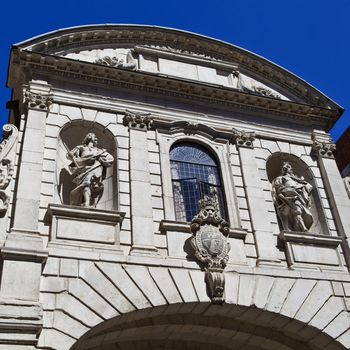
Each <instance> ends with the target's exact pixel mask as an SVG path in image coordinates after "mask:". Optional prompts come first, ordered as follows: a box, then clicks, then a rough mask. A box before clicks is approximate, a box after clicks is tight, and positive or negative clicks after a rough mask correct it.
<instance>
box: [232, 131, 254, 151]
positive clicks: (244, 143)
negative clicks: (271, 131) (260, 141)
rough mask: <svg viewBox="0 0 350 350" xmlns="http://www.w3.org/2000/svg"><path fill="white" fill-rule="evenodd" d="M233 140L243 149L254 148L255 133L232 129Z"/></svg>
mask: <svg viewBox="0 0 350 350" xmlns="http://www.w3.org/2000/svg"><path fill="white" fill-rule="evenodd" d="M232 133H233V139H234V142H235V143H236V145H237V146H241V147H248V148H253V147H254V144H253V142H254V140H255V132H247V131H242V130H237V129H232Z"/></svg>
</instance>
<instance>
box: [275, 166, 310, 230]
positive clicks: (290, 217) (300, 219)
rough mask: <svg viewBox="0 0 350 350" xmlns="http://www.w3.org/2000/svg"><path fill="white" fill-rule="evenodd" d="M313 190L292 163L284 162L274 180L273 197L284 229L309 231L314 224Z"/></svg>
mask: <svg viewBox="0 0 350 350" xmlns="http://www.w3.org/2000/svg"><path fill="white" fill-rule="evenodd" d="M311 191H312V186H311V185H310V184H309V183H308V182H306V181H305V180H304V178H303V177H298V176H296V175H294V173H293V169H292V166H291V165H290V163H288V162H284V163H283V165H282V169H281V175H280V176H278V177H276V178H275V179H274V180H273V181H272V198H273V202H274V204H275V206H276V210H277V213H278V216H279V218H280V219H281V223H282V227H283V229H284V230H286V231H294V232H307V231H309V229H310V227H311V226H312V224H313V217H312V214H311V212H310V208H311V197H310V193H311Z"/></svg>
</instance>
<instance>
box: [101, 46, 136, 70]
mask: <svg viewBox="0 0 350 350" xmlns="http://www.w3.org/2000/svg"><path fill="white" fill-rule="evenodd" d="M95 63H97V64H101V65H103V66H108V67H116V68H124V69H130V70H135V69H136V61H135V59H134V57H133V56H132V52H131V51H130V50H129V51H128V53H127V55H126V62H125V63H124V60H122V59H118V57H117V56H113V57H110V56H104V57H102V58H99V59H97V60H96V61H95Z"/></svg>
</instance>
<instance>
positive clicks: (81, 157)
mask: <svg viewBox="0 0 350 350" xmlns="http://www.w3.org/2000/svg"><path fill="white" fill-rule="evenodd" d="M97 142H98V139H97V137H96V135H95V134H94V133H88V134H87V135H86V136H85V138H84V140H83V143H82V145H79V146H76V147H74V148H73V149H72V150H71V151H69V152H68V153H67V158H68V159H69V160H71V161H72V163H71V164H70V165H69V168H70V170H71V173H72V175H73V177H74V178H73V183H74V184H75V186H76V187H75V188H74V189H73V190H72V191H71V193H70V204H71V205H78V206H83V207H91V208H95V207H96V205H97V203H98V201H99V200H100V199H101V197H102V194H103V180H104V179H105V176H106V168H108V167H110V166H111V165H112V164H113V161H114V158H113V156H112V155H110V154H109V153H108V152H107V151H106V150H105V149H101V148H98V147H97Z"/></svg>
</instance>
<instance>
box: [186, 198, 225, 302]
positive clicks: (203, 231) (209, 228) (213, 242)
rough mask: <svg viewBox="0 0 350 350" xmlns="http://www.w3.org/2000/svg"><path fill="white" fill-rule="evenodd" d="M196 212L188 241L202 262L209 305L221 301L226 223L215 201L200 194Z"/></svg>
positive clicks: (223, 279) (223, 283)
mask: <svg viewBox="0 0 350 350" xmlns="http://www.w3.org/2000/svg"><path fill="white" fill-rule="evenodd" d="M199 206H200V212H199V213H198V215H196V216H195V217H194V218H193V220H192V222H191V226H190V228H191V232H192V234H193V238H192V240H191V244H192V247H193V249H194V253H195V256H196V258H197V259H198V260H199V261H200V262H202V263H203V264H204V266H205V267H204V268H205V282H206V284H207V289H208V292H209V297H210V299H211V301H212V303H213V304H222V303H223V302H224V301H225V298H224V289H225V276H224V273H223V271H224V269H225V266H226V263H227V260H228V253H229V251H230V244H229V243H228V242H227V235H228V234H229V230H230V226H229V224H228V223H227V222H226V221H225V220H224V219H222V218H221V216H220V214H219V212H218V209H217V204H216V201H215V200H214V199H213V198H210V197H207V196H206V197H204V199H201V200H200V201H199Z"/></svg>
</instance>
